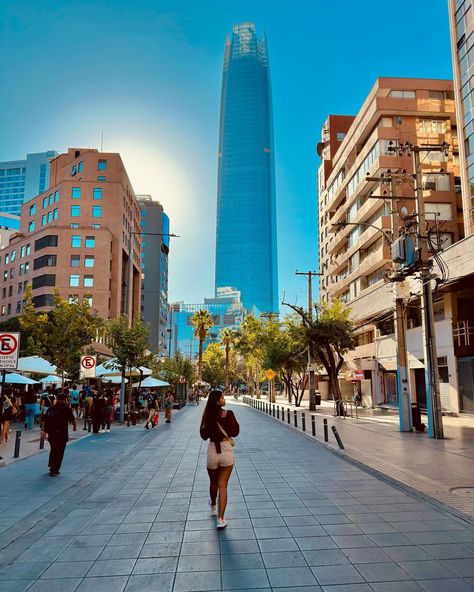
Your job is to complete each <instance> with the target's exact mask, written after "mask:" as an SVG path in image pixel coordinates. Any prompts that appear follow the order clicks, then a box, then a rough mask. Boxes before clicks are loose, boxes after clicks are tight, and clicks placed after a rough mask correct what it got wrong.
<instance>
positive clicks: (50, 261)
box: [33, 255, 57, 269]
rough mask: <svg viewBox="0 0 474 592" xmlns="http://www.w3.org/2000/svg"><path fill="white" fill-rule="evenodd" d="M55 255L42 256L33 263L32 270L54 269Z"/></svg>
mask: <svg viewBox="0 0 474 592" xmlns="http://www.w3.org/2000/svg"><path fill="white" fill-rule="evenodd" d="M56 263H57V256H56V255H42V256H41V257H37V258H36V259H35V260H34V261H33V269H41V268H42V267H56Z"/></svg>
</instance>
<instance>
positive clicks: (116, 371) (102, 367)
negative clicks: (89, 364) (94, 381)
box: [95, 358, 153, 378]
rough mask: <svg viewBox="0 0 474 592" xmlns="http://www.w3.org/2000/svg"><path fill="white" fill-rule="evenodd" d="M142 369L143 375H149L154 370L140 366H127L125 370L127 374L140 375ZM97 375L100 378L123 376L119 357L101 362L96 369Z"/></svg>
mask: <svg viewBox="0 0 474 592" xmlns="http://www.w3.org/2000/svg"><path fill="white" fill-rule="evenodd" d="M140 370H141V374H142V375H143V376H149V375H150V374H151V373H152V372H153V370H150V368H145V366H140V367H139V368H135V367H133V368H127V369H126V371H125V376H140ZM95 375H96V376H97V377H98V378H100V377H104V378H108V377H109V376H121V371H120V366H119V364H118V363H117V359H116V358H113V359H112V360H107V362H104V363H103V364H99V365H98V366H97V368H96V369H95Z"/></svg>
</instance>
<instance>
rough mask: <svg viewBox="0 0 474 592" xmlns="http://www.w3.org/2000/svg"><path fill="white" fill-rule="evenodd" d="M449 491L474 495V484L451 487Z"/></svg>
mask: <svg viewBox="0 0 474 592" xmlns="http://www.w3.org/2000/svg"><path fill="white" fill-rule="evenodd" d="M449 491H450V492H451V493H454V494H455V495H462V496H472V497H474V485H469V486H467V487H451V489H450V490H449Z"/></svg>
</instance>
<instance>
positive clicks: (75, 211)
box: [71, 206, 102, 218]
mask: <svg viewBox="0 0 474 592" xmlns="http://www.w3.org/2000/svg"><path fill="white" fill-rule="evenodd" d="M80 215H81V206H71V218H78V217H79V216H80ZM92 217H93V218H102V206H92Z"/></svg>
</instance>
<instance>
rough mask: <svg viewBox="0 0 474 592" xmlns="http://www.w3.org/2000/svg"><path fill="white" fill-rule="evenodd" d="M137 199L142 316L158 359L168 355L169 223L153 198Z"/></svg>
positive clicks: (161, 207) (139, 196)
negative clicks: (139, 226) (139, 218)
mask: <svg viewBox="0 0 474 592" xmlns="http://www.w3.org/2000/svg"><path fill="white" fill-rule="evenodd" d="M137 199H138V205H139V207H140V216H141V222H140V225H141V229H142V234H141V249H142V263H141V268H142V292H141V315H142V317H143V320H144V321H145V323H148V324H149V325H150V330H151V333H150V349H151V350H152V351H153V352H155V353H157V354H158V355H168V351H169V335H168V254H169V250H170V236H169V232H170V221H169V217H168V216H167V215H166V214H165V212H164V210H163V206H162V205H161V203H160V202H159V201H155V200H153V199H152V197H151V195H137ZM160 235H161V236H160Z"/></svg>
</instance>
